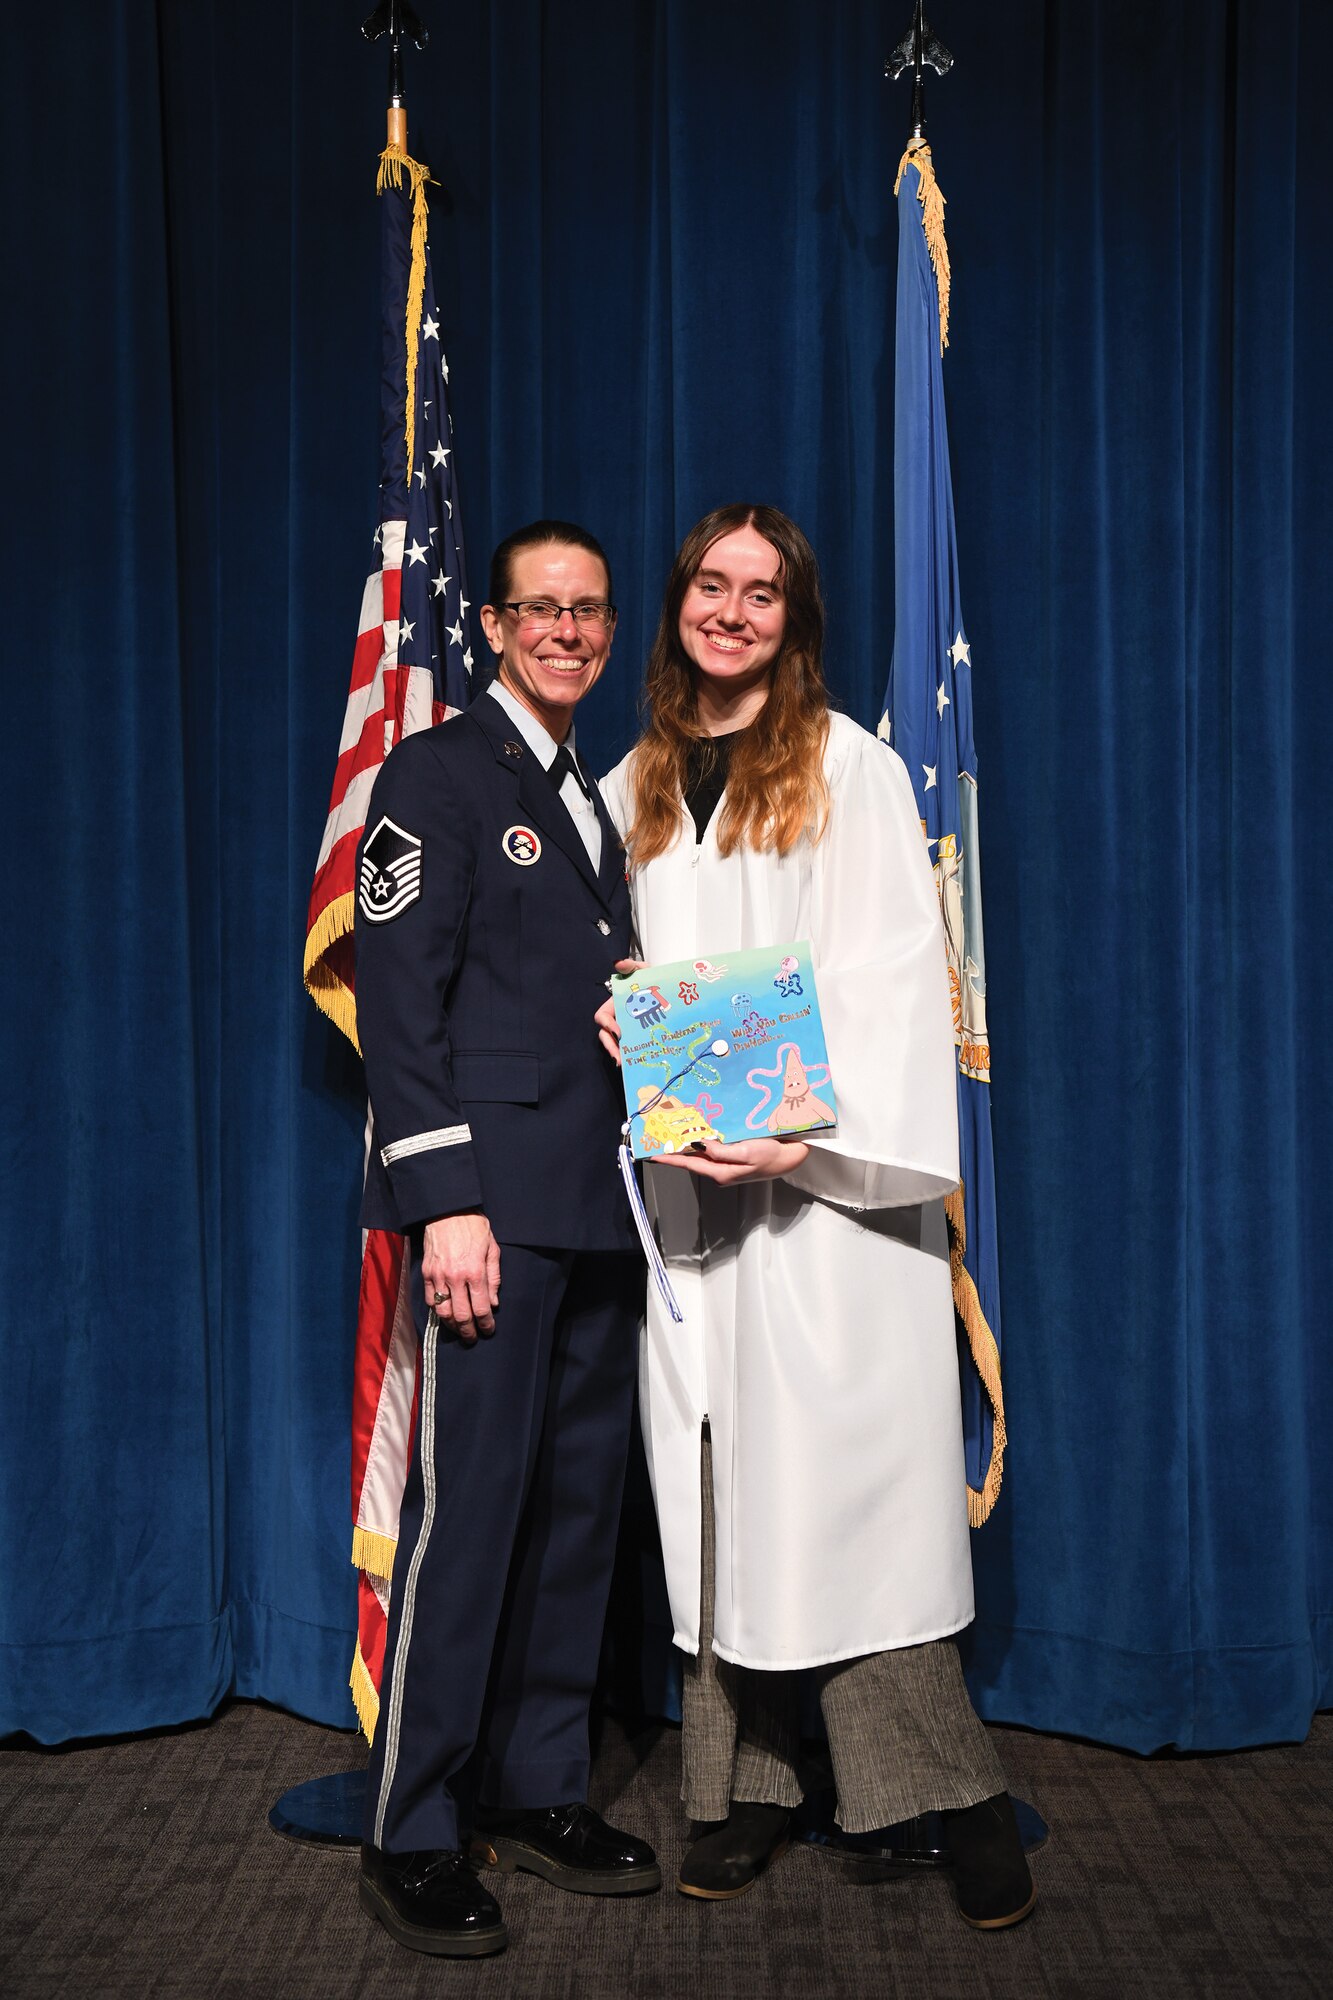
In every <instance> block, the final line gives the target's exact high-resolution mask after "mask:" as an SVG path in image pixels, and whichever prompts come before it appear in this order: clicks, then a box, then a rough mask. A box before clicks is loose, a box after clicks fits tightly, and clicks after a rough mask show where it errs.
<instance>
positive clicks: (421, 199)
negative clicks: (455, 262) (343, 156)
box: [375, 146, 430, 485]
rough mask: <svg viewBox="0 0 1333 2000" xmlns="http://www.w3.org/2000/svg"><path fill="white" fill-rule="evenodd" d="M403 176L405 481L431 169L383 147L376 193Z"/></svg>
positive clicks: (411, 448) (412, 436)
mask: <svg viewBox="0 0 1333 2000" xmlns="http://www.w3.org/2000/svg"><path fill="white" fill-rule="evenodd" d="M405 173H406V175H407V176H408V178H409V180H410V181H411V183H412V264H411V268H410V270H409V271H408V274H407V479H408V483H409V485H410V484H411V479H412V464H413V460H414V459H415V457H416V449H417V348H418V346H419V345H420V342H421V307H422V303H423V301H424V299H425V297H426V223H427V212H426V182H427V181H428V180H429V179H430V170H429V168H427V167H423V166H422V164H421V162H420V161H419V160H414V159H413V158H412V157H411V155H410V154H409V153H406V152H404V151H403V149H402V148H401V147H400V146H386V147H385V148H384V151H383V152H382V153H381V154H380V170H379V173H378V174H377V175H376V177H375V192H376V194H383V193H384V190H385V188H386V187H396V188H398V187H401V186H402V185H403V175H404V174H405Z"/></svg>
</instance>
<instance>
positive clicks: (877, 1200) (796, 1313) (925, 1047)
mask: <svg viewBox="0 0 1333 2000" xmlns="http://www.w3.org/2000/svg"><path fill="white" fill-rule="evenodd" d="M628 766H629V758H626V759H625V760H624V761H622V762H621V763H620V764H619V765H617V767H616V769H615V770H614V771H613V772H611V774H610V775H609V777H607V778H606V779H604V780H603V791H604V793H605V797H606V803H607V805H608V807H609V809H610V812H611V817H612V819H613V820H614V821H615V823H616V825H617V827H618V828H619V829H620V830H621V832H622V834H623V832H624V830H625V827H626V825H627V822H628V819H629V778H628ZM825 769H826V772H827V774H828V779H829V785H830V790H831V795H832V806H831V812H830V817H829V824H828V827H827V830H826V832H825V834H824V837H823V839H822V840H821V841H820V842H818V843H817V844H812V843H811V842H810V841H809V840H803V841H801V842H800V843H799V844H798V845H797V847H796V848H795V849H794V850H793V851H792V852H791V853H789V854H787V855H786V856H777V855H773V854H756V853H754V852H752V851H751V850H749V849H742V850H740V851H738V852H735V853H733V854H731V855H728V856H726V857H725V858H724V857H723V856H722V855H720V854H719V852H718V848H717V840H716V828H717V826H718V824H719V822H720V819H721V814H722V808H721V807H720V806H719V808H718V810H717V812H716V813H715V814H714V816H713V821H712V824H711V825H710V827H709V828H708V831H707V832H706V833H705V835H704V838H703V841H702V842H701V843H699V844H698V845H696V843H695V839H694V826H693V823H692V821H691V820H690V818H689V815H688V814H687V813H686V812H685V810H684V808H683V807H682V812H681V835H680V838H679V840H678V841H677V842H676V844H675V846H674V847H673V848H672V849H671V850H670V851H669V852H668V853H666V854H664V855H662V856H660V857H659V858H658V859H657V860H655V861H652V862H650V863H649V864H648V865H647V866H646V867H645V868H642V869H638V870H633V871H632V876H633V893H634V908H635V915H636V920H637V927H638V934H639V941H640V944H641V946H642V948H643V953H644V956H645V957H646V958H647V959H648V960H650V961H662V960H672V959H681V958H695V957H712V958H718V959H723V960H725V956H726V954H727V952H728V951H736V950H742V949H744V948H745V947H747V946H756V945H772V944H787V943H795V942H799V941H800V940H802V939H807V938H808V939H809V940H810V942H811V945H812V946H813V950H814V963H815V971H816V979H817V982H818V988H819V1000H820V1007H821V1010H822V1013H823V1019H824V1028H825V1033H826V1038H827V1043H828V1051H829V1064H830V1069H831V1073H832V1081H833V1086H834V1090H835V1092H836V1096H837V1105H838V1116H839V1123H838V1128H837V1131H836V1133H835V1134H834V1135H833V1136H831V1137H824V1136H820V1137H817V1138H815V1139H814V1141H813V1142H812V1145H811V1151H810V1155H809V1158H808V1160H807V1161H806V1163H805V1164H804V1165H803V1166H802V1167H801V1168H799V1169H798V1170H797V1171H796V1172H795V1173H793V1174H792V1175H790V1176H789V1177H788V1178H786V1179H784V1180H775V1181H761V1182H757V1183H754V1184H752V1185H750V1186H746V1187H740V1188H719V1187H717V1186H715V1185H713V1184H711V1183H709V1182H706V1181H702V1180H700V1179H698V1178H697V1177H696V1176H695V1175H693V1174H690V1173H687V1172H686V1171H684V1170H683V1169H681V1168H678V1167H665V1166H653V1165H651V1164H650V1165H649V1166H648V1167H647V1168H646V1170H645V1180H646V1183H647V1191H648V1205H649V1209H650V1212H651V1213H653V1214H655V1217H656V1220H657V1224H658V1230H659V1234H660V1240H661V1244H662V1251H663V1255H664V1257H665V1259H666V1262H667V1265H668V1268H669V1270H670V1273H671V1282H672V1284H673V1286H674V1288H675V1292H676V1296H677V1299H678V1300H679V1303H680V1305H681V1308H682V1310H683V1312H684V1314H685V1323H684V1325H683V1326H676V1325H675V1324H674V1323H673V1322H672V1320H671V1318H670V1316H669V1314H668V1313H667V1312H666V1311H665V1309H664V1308H663V1306H662V1303H661V1300H660V1298H659V1296H658V1293H657V1289H656V1287H655V1286H653V1285H649V1286H648V1313H647V1322H646V1325H645V1328H644V1335H643V1345H642V1352H641V1359H640V1375H639V1393H640V1403H641V1408H642V1415H643V1432H644V1441H645V1445H646V1448H647V1454H648V1465H649V1471H650V1473H651V1476H652V1482H653V1492H654V1496H655V1499H656V1502H657V1513H658V1520H659V1523H660V1526H661V1534H662V1548H663V1554H664V1556H665V1561H666V1576H667V1586H668V1590H669V1593H670V1598H671V1608H672V1618H673V1622H674V1626H675V1641H676V1644H677V1645H678V1646H680V1647H682V1648H684V1650H685V1651H686V1652H690V1653H697V1652H698V1649H699V1588H700V1586H699V1564H700V1532H701V1520H700V1495H699V1438H700V1429H701V1426H702V1424H703V1420H704V1418H705V1416H706V1417H707V1418H708V1419H709V1424H710V1428H711V1433H712V1440H713V1487H714V1492H713V1499H714V1508H715V1516H716V1523H717V1591H716V1598H715V1602H714V1626H713V1630H714V1640H713V1646H714V1651H715V1652H717V1653H718V1654H720V1655H721V1657H722V1658H723V1659H725V1660H731V1661H735V1662H737V1663H739V1664H740V1665H742V1666H749V1667H767V1668H795V1667H804V1666H816V1665H819V1664H821V1663H824V1662H828V1661H833V1660H843V1659H851V1658H855V1657H856V1656H857V1655H858V1654H861V1653H873V1652H880V1651H884V1650H886V1649H888V1648H890V1647H896V1646H911V1645H917V1644H919V1643H921V1642H922V1641H924V1640H927V1639H936V1638H940V1637H942V1636H943V1635H945V1634H946V1633H950V1632H956V1631H958V1630H959V1629H960V1628H961V1627H962V1626H964V1625H966V1624H968V1623H969V1621H970V1620H971V1618H972V1568H971V1552H970V1548H969V1544H968V1526H967V1500H966V1485H965V1476H964V1469H963V1440H962V1425H961V1416H960V1404H959V1391H958V1360H957V1349H956V1344H955V1337H954V1318H953V1304H952V1293H951V1288H950V1280H949V1265H948V1251H947V1239H946V1230H945V1220H944V1211H943V1200H942V1197H943V1196H944V1195H945V1194H946V1193H947V1192H948V1191H949V1189H951V1188H952V1187H954V1186H955V1185H956V1183H957V1180H958V1126H957V1109H956V1098H955V1083H954V1074H955V1057H954V1045H953V1029H952V1018H951V1010H950V1003H949V994H948V979H947V972H946V963H945V944H944V932H943V926H942V922H941V917H940V908H939V901H938V898H937V896H936V891H935V884H934V878H933V875H932V872H931V868H930V863H929V860H928V858H927V854H926V848H925V843H924V841H923V840H922V837H921V825H920V821H919V819H918V817H917V811H916V804H915V801H914V799H913V797H912V788H911V785H910V783H909V781H908V777H907V772H906V770H905V768H904V766H903V764H902V762H901V760H900V759H899V757H898V756H897V755H896V754H895V753H894V752H893V751H892V750H890V749H889V748H888V747H887V746H886V745H885V744H882V743H879V742H877V741H876V739H875V738H874V737H872V736H870V735H868V734H867V733H866V731H865V730H863V729H860V728H858V727H857V725H856V724H855V723H853V722H851V721H849V720H848V719H847V718H846V717H845V716H840V715H835V716H833V718H832V722H831V728H830V732H829V741H828V748H827V752H826V757H825Z"/></svg>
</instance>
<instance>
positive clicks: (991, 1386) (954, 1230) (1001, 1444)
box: [944, 1187, 1009, 1528]
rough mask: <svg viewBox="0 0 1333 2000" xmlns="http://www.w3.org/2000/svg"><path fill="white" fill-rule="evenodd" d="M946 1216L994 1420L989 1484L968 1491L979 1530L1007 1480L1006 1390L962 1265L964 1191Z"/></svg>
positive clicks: (963, 1313) (960, 1310) (962, 1303)
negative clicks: (1003, 1481)
mask: <svg viewBox="0 0 1333 2000" xmlns="http://www.w3.org/2000/svg"><path fill="white" fill-rule="evenodd" d="M944 1213H945V1216H946V1217H947V1219H948V1223H949V1275H950V1277H951V1278H952V1280H953V1307H954V1311H955V1312H956V1313H957V1315H958V1317H959V1319H960V1320H961V1321H962V1323H963V1330H964V1332H965V1333H966V1334H967V1343H968V1346H969V1347H970V1348H971V1350H972V1361H973V1365H974V1367H975V1368H976V1371H977V1373H978V1375H979V1376H980V1377H981V1386H982V1388H983V1389H984V1390H985V1391H986V1394H987V1396H988V1397H989V1399H990V1406H991V1414H992V1417H993V1419H994V1429H993V1432H992V1435H991V1451H990V1464H989V1465H988V1466H987V1468H986V1482H985V1484H984V1486H983V1487H982V1488H981V1491H980V1492H978V1491H977V1489H976V1487H975V1486H969V1487H968V1489H967V1520H968V1525H969V1527H973V1528H980V1527H981V1526H982V1525H983V1524H984V1523H985V1522H986V1521H987V1520H988V1519H989V1518H990V1513H991V1509H992V1508H993V1507H994V1505H995V1502H996V1501H997V1500H998V1499H999V1497H1000V1481H1001V1480H1002V1479H1003V1477H1004V1448H1005V1445H1006V1444H1007V1443H1008V1441H1009V1439H1008V1433H1007V1432H1006V1430H1005V1427H1004V1389H1003V1387H1002V1385H1001V1382H1000V1350H999V1348H998V1347H997V1346H996V1344H995V1335H994V1334H993V1333H992V1332H991V1330H990V1327H989V1326H988V1325H987V1323H986V1315H985V1313H984V1312H983V1311H982V1309H981V1300H980V1299H979V1298H978V1296H977V1288H976V1285H975V1284H974V1283H973V1280H972V1274H971V1272H970V1271H969V1270H968V1269H967V1266H966V1265H965V1264H964V1262H963V1256H964V1253H965V1252H966V1250H967V1212H966V1210H965V1208H964V1205H963V1190H962V1188H961V1187H956V1188H955V1189H954V1191H953V1193H952V1194H947V1195H945V1197H944Z"/></svg>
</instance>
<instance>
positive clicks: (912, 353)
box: [879, 141, 1005, 1527]
mask: <svg viewBox="0 0 1333 2000" xmlns="http://www.w3.org/2000/svg"><path fill="white" fill-rule="evenodd" d="M895 192H896V194H897V197H898V313H897V352H896V368H895V379H894V435H893V505H894V576H895V587H896V625H895V630H894V637H893V660H892V664H891V665H890V668H889V684H888V687H887V689H886V691H885V696H884V716H883V719H882V721H881V722H880V725H879V734H880V735H881V736H882V737H884V738H885V739H886V740H887V741H888V742H890V743H892V745H893V747H894V749H895V750H896V751H897V752H898V755H899V756H900V757H901V758H902V759H903V761H904V763H905V764H906V765H907V769H908V772H909V774H910V776H911V779H912V785H913V789H914V790H915V792H916V800H917V807H918V810H919V811H920V814H921V821H922V825H923V827H924V829H925V834H926V839H927V842H928V844H929V847H930V857H931V860H932V862H933V863H934V867H935V880H936V883H937V885H938V887H939V892H940V904H941V907H942V909H943V912H944V929H945V937H946V941H947V948H948V957H949V986H950V991H951V993H952V997H953V1024H954V1041H955V1043H956V1045H957V1050H958V1124H959V1149H960V1157H961V1161H962V1173H963V1186H962V1191H961V1194H955V1195H953V1196H951V1197H950V1198H949V1200H948V1202H947V1204H946V1206H947V1208H948V1211H949V1224H950V1251H951V1258H950V1261H951V1266H952V1274H953V1293H954V1306H955V1308H956V1311H957V1314H958V1320H959V1329H960V1340H961V1339H962V1338H963V1337H964V1336H965V1338H966V1350H965V1357H964V1366H963V1368H962V1378H963V1436H964V1447H965V1459H966V1467H967V1487H968V1493H967V1504H968V1518H969V1520H970V1521H971V1523H972V1525H973V1527H980V1525H981V1523H982V1522H983V1521H984V1520H985V1519H986V1517H987V1515H988V1514H989V1513H990V1510H991V1508H992V1507H993V1506H994V1504H995V1499H996V1495H997V1494H998V1493H999V1490H1000V1478H1001V1472H1002V1469H1003V1462H1004V1444H1005V1430H1004V1396H1003V1391H1002V1389H1001V1384H1000V1294H999V1277H998V1268H997V1263H996V1249H995V1179H994V1171H993V1164H992V1159H991V1128H990V1040H989V1037H988V1035H987V1032H986V951H985V946H984V943H983V940H982V928H981V868H980V858H979V853H978V847H977V759H976V750H975V747H974V745H973V741H972V649H971V646H970V645H969V643H968V638H967V629H966V627H965V625H964V623H963V611H962V603H961V599H960V595H959V589H958V548H957V542H956V539H955V534H954V516H953V484H952V481H951V479H950V476H949V435H948V429H947V426H946V423H945V416H944V370H943V366H942V361H941V356H942V353H943V350H944V348H945V346H946V345H947V343H948V312H949V260H948V251H947V249H946V247H945V242H944V197H943V195H942V194H941V193H940V191H939V187H938V185H937V184H936V181H935V174H934V170H933V168H932V166H931V161H930V148H929V147H928V146H926V145H924V144H922V143H918V142H915V141H914V142H913V144H912V145H911V146H909V147H908V150H907V152H906V153H905V154H904V155H903V160H902V164H901V165H900V167H899V169H898V180H897V185H896V188H895Z"/></svg>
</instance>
